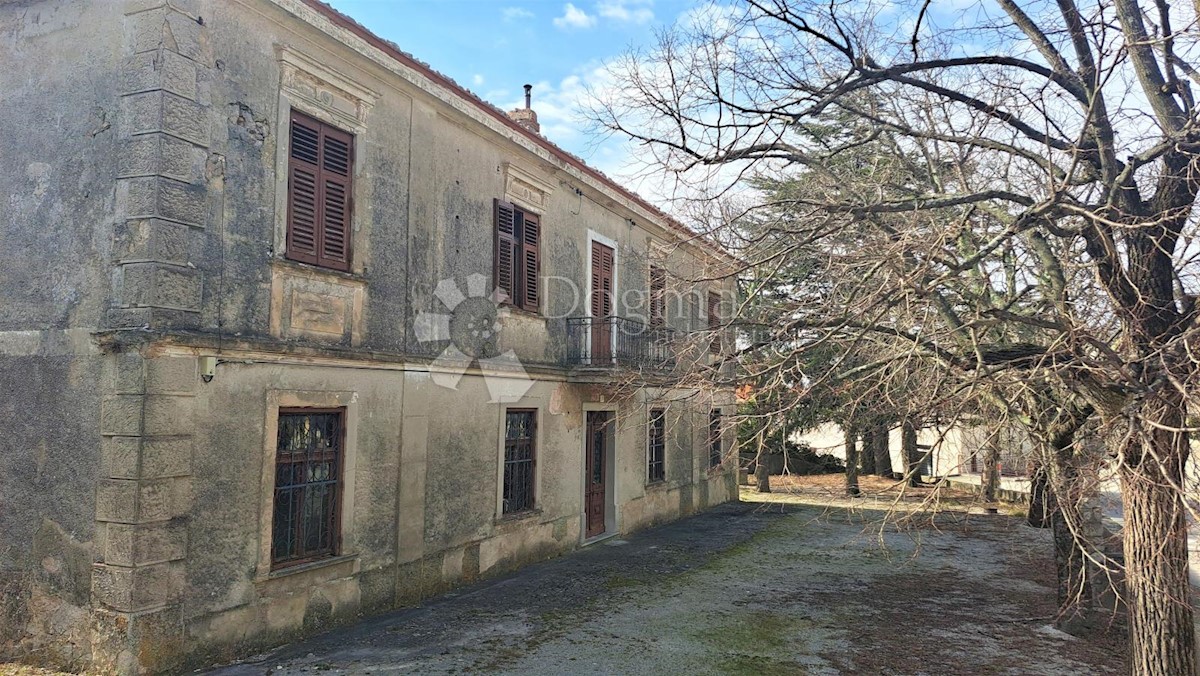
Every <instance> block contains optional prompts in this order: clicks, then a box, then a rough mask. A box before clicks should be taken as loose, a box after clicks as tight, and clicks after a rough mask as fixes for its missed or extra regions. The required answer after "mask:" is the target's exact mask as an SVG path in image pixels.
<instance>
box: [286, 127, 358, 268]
mask: <svg viewBox="0 0 1200 676" xmlns="http://www.w3.org/2000/svg"><path fill="white" fill-rule="evenodd" d="M353 173H354V137H353V136H351V135H350V134H347V133H346V132H344V131H342V130H340V129H336V128H334V127H331V126H329V125H327V124H325V123H324V122H321V121H319V120H315V119H313V118H311V117H309V116H307V115H305V114H303V113H300V112H297V111H294V110H293V111H292V117H291V145H290V147H289V149H288V220H287V257H288V258H290V259H292V260H296V261H300V262H303V263H312V264H313V265H319V266H321V267H324V268H332V269H334V270H349V269H350V222H351V221H350V209H351V202H352V200H351V194H352V190H351V182H352V174H353Z"/></svg>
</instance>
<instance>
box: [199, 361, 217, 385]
mask: <svg viewBox="0 0 1200 676" xmlns="http://www.w3.org/2000/svg"><path fill="white" fill-rule="evenodd" d="M215 375H217V358H216V357H200V380H203V381H204V382H206V383H211V382H212V379H213V376H215Z"/></svg>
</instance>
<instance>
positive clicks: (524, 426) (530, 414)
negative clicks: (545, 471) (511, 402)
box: [502, 409, 537, 514]
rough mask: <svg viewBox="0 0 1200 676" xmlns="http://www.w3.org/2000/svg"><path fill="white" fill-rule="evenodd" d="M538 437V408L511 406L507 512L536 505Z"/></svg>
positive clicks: (506, 445) (506, 460) (506, 422)
mask: <svg viewBox="0 0 1200 676" xmlns="http://www.w3.org/2000/svg"><path fill="white" fill-rule="evenodd" d="M536 438H537V411H535V410H533V409H509V410H508V411H507V412H506V413H505V418H504V495H503V498H504V500H503V506H502V513H503V514H515V513H517V512H525V511H528V510H531V509H533V468H534V458H535V457H536V452H537V449H536V443H535V441H536Z"/></svg>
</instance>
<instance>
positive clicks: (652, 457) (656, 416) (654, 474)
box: [646, 408, 667, 483]
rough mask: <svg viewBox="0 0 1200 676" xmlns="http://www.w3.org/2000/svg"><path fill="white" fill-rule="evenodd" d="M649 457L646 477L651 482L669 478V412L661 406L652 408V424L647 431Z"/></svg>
mask: <svg viewBox="0 0 1200 676" xmlns="http://www.w3.org/2000/svg"><path fill="white" fill-rule="evenodd" d="M646 436H647V440H646V446H647V449H646V451H647V457H648V458H649V460H648V462H649V465H648V469H647V473H646V478H647V480H648V481H649V482H650V483H654V482H655V481H663V480H665V479H666V478H667V468H666V450H667V414H666V411H664V410H662V409H661V408H655V409H650V425H649V428H648V430H647V433H646Z"/></svg>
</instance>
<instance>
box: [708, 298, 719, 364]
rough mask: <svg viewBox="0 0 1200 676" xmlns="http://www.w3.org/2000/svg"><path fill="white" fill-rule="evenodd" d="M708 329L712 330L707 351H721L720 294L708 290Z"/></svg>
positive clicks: (716, 352) (715, 352) (714, 352)
mask: <svg viewBox="0 0 1200 676" xmlns="http://www.w3.org/2000/svg"><path fill="white" fill-rule="evenodd" d="M708 330H709V331H712V332H713V339H712V343H711V344H710V345H709V352H712V353H713V354H718V353H719V352H720V351H721V333H720V332H721V294H719V293H717V292H716V291H709V292H708Z"/></svg>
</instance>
